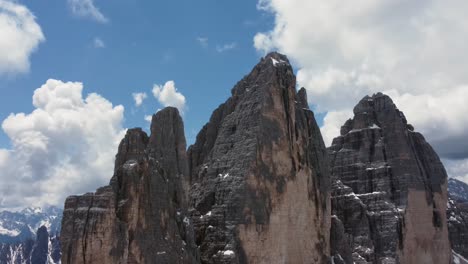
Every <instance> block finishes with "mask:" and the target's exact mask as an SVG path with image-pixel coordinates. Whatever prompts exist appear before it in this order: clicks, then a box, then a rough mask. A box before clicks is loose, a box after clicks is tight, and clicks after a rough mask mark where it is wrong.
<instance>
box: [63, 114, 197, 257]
mask: <svg viewBox="0 0 468 264" xmlns="http://www.w3.org/2000/svg"><path fill="white" fill-rule="evenodd" d="M186 159H187V156H186V143H185V137H184V127H183V123H182V119H181V118H180V116H179V112H178V110H177V109H176V108H172V107H169V108H165V109H163V110H161V111H159V112H158V113H156V114H155V115H154V116H153V120H152V124H151V135H150V136H149V137H148V136H147V135H146V133H145V132H144V131H142V130H141V129H130V130H128V131H127V134H126V136H125V138H124V139H123V140H122V142H121V143H120V145H119V150H118V154H117V156H116V161H115V170H114V176H113V177H112V179H111V181H110V185H109V186H106V187H102V188H100V189H98V190H97V191H96V192H95V193H88V194H85V195H83V196H71V197H69V198H68V199H67V200H66V202H65V210H64V215H63V222H62V232H61V243H62V252H63V256H62V263H197V262H198V256H197V251H196V248H195V245H194V241H193V230H192V227H191V224H190V220H189V219H188V218H187V206H186V204H187V194H186V188H185V187H184V186H185V185H186V184H185V181H186V179H185V177H187V175H188V174H187V160H186Z"/></svg>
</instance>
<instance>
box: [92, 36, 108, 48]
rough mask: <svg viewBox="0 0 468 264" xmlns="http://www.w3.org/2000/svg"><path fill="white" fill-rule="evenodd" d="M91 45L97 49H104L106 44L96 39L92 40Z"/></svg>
mask: <svg viewBox="0 0 468 264" xmlns="http://www.w3.org/2000/svg"><path fill="white" fill-rule="evenodd" d="M93 45H94V47H95V48H97V49H99V48H105V47H106V44H105V43H104V41H103V40H102V39H101V38H98V37H95V38H94V40H93Z"/></svg>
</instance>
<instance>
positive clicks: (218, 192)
mask: <svg viewBox="0 0 468 264" xmlns="http://www.w3.org/2000/svg"><path fill="white" fill-rule="evenodd" d="M295 87H296V80H295V76H294V74H293V70H292V67H291V66H290V64H289V61H288V59H287V58H286V57H285V56H283V55H280V54H278V53H272V54H269V55H268V56H266V57H265V58H263V59H262V60H261V61H260V63H259V64H258V65H257V66H255V68H254V69H253V70H252V72H251V73H250V74H249V75H247V76H246V77H245V78H244V79H242V80H241V81H240V82H239V83H238V84H237V85H236V86H235V87H234V88H233V89H232V96H231V97H230V98H229V99H228V100H227V101H226V102H225V103H224V104H222V105H220V106H219V107H218V109H216V110H215V111H214V113H213V115H212V116H211V118H210V122H209V123H208V124H206V125H205V126H204V127H203V129H202V130H201V132H200V133H199V134H198V136H197V140H196V142H195V144H194V145H193V146H191V147H190V148H189V161H190V172H191V174H190V178H191V186H192V187H191V189H190V200H191V201H192V204H191V206H192V207H193V208H194V211H193V212H192V219H193V222H194V226H195V233H196V236H197V237H196V239H197V245H199V246H200V252H201V260H202V263H274V262H278V261H279V260H281V262H283V263H325V262H326V261H327V259H328V250H329V246H328V239H329V238H328V236H329V235H328V229H329V226H330V219H329V213H330V211H329V210H330V205H329V174H328V169H327V166H328V165H327V164H328V161H327V157H326V150H325V146H324V143H323V140H322V137H321V134H320V130H319V128H318V126H317V124H316V122H315V118H314V115H313V113H312V111H311V110H309V107H308V104H307V97H306V93H305V89H301V90H299V91H298V92H297V93H296V89H295Z"/></svg>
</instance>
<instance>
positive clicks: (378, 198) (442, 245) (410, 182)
mask: <svg viewBox="0 0 468 264" xmlns="http://www.w3.org/2000/svg"><path fill="white" fill-rule="evenodd" d="M413 130H414V129H413V127H412V126H411V125H409V124H408V123H407V121H406V118H405V116H404V115H403V113H402V112H400V111H399V110H398V109H397V108H396V106H395V104H394V103H393V102H392V100H391V99H390V98H389V97H388V96H386V95H383V94H380V93H379V94H376V95H374V96H372V97H368V96H367V97H365V98H363V99H362V100H361V101H360V102H359V104H358V105H357V106H356V107H355V108H354V118H353V119H350V120H348V121H347V122H346V123H345V124H344V125H343V127H342V128H341V135H340V136H339V137H337V138H335V139H334V140H333V144H332V146H331V147H330V148H329V156H330V162H331V170H332V171H331V173H332V178H333V181H334V182H335V183H334V185H333V186H334V188H333V195H332V196H333V197H332V201H333V202H332V204H333V205H332V208H333V209H332V214H333V215H336V217H338V218H339V219H340V220H341V221H342V222H343V225H344V232H345V234H344V235H346V236H349V238H350V240H351V243H350V246H351V251H352V257H353V259H354V261H355V262H356V263H450V258H451V250H450V243H449V242H448V232H447V221H446V204H447V174H446V172H445V169H444V167H443V165H442V163H441V162H440V159H439V157H438V156H437V154H436V153H435V152H434V150H433V149H432V148H431V146H430V145H429V144H428V143H427V142H426V141H425V140H424V138H423V136H422V135H421V134H419V133H417V132H414V131H413ZM351 208H353V209H351ZM334 243H335V244H336V241H335V242H334V241H332V244H334ZM332 247H334V246H332ZM336 253H337V255H336V256H335V257H336V258H340V257H343V256H341V254H339V252H336ZM346 254H347V255H348V257H349V252H344V253H343V255H346ZM348 263H350V262H348Z"/></svg>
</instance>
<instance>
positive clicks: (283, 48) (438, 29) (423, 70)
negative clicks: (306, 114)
mask: <svg viewBox="0 0 468 264" xmlns="http://www.w3.org/2000/svg"><path fill="white" fill-rule="evenodd" d="M258 8H259V9H260V10H264V11H265V12H270V13H271V14H273V15H274V18H275V25H274V28H272V29H271V31H268V32H261V33H258V34H256V36H255V37H254V45H255V47H256V48H257V49H258V50H259V51H262V52H267V51H270V50H276V49H277V50H279V51H280V52H283V53H286V54H287V55H288V56H289V57H290V59H292V61H293V62H295V64H296V65H297V66H298V68H299V70H298V73H297V78H298V84H299V85H300V86H304V87H306V89H307V91H308V94H309V99H311V100H312V101H310V103H311V104H313V105H314V106H315V110H316V111H319V112H328V114H327V116H326V117H325V119H324V126H323V127H322V132H323V133H324V138H325V139H326V141H327V142H326V143H327V144H330V142H331V139H332V138H333V137H335V136H337V135H338V134H337V131H339V125H341V124H342V123H340V122H341V121H342V120H343V119H344V118H343V117H344V116H343V115H342V114H343V113H352V112H351V109H352V107H353V106H354V105H355V104H356V103H357V102H358V101H359V100H360V99H361V98H362V97H363V96H365V95H367V94H372V93H375V92H378V91H382V92H384V93H387V94H389V95H390V96H392V98H393V99H394V101H395V102H396V104H397V105H398V107H399V108H400V109H401V110H402V111H404V112H405V114H406V116H407V118H408V121H409V122H411V123H413V124H414V126H415V128H416V130H418V131H420V132H422V133H423V134H424V135H425V136H426V138H427V139H428V140H429V141H430V143H431V144H433V145H434V147H435V148H436V150H437V151H438V153H439V154H440V155H441V156H442V157H444V158H446V159H451V160H453V159H454V158H457V159H463V158H468V140H466V139H467V138H468V115H466V114H464V113H466V112H467V111H468V108H467V104H466V103H465V102H463V101H465V100H466V98H468V74H467V71H466V69H467V68H468V53H466V51H465V50H466V43H467V42H468V17H467V16H466V14H465V10H467V8H468V2H466V1H463V0H454V1H450V2H447V1H443V0H431V1H403V0H397V1H394V0H382V1H367V0H356V1H344V2H343V1H340V0H330V1H321V0H291V1H284V0H261V1H259V2H258ZM337 113H340V114H337ZM349 117H351V114H350V115H349ZM447 165H448V166H450V164H449V163H447ZM463 168H466V167H463ZM449 171H451V170H450V168H449ZM467 172H468V169H467Z"/></svg>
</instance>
